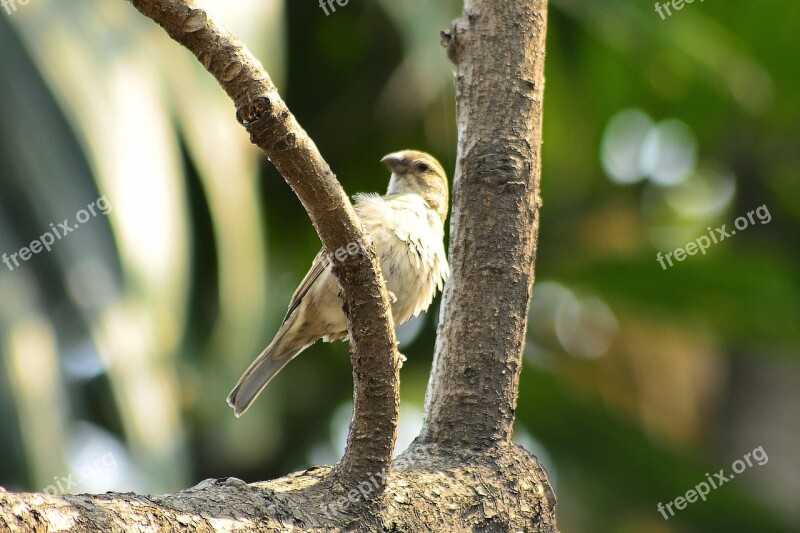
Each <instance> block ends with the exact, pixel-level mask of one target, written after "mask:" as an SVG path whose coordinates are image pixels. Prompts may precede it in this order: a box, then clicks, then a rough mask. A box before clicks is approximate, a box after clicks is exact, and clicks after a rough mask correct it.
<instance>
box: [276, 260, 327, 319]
mask: <svg viewBox="0 0 800 533" xmlns="http://www.w3.org/2000/svg"><path fill="white" fill-rule="evenodd" d="M329 263H330V258H329V257H328V254H326V253H325V248H323V249H322V250H320V251H319V253H318V254H317V256H316V257H315V258H314V262H313V263H312V264H311V270H309V271H308V274H306V277H305V278H303V281H302V282H300V286H299V287H297V290H296V291H294V295H293V296H292V301H291V303H289V310H288V311H287V312H286V316H285V317H283V322H284V323H285V322H286V321H287V320H288V319H289V317H290V316H291V315H292V313H293V312H294V310H295V309H297V308H298V307H299V306H300V302H302V301H303V298H305V296H306V294H308V291H309V290H311V287H312V286H313V285H314V283H315V282H316V281H317V280H318V279H319V277H320V276H321V275H322V273H323V272H325V270H326V269H327V268H328V264H329Z"/></svg>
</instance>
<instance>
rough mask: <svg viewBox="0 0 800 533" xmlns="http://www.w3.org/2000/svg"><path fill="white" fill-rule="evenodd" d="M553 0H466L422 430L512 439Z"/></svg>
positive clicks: (459, 25) (445, 439)
mask: <svg viewBox="0 0 800 533" xmlns="http://www.w3.org/2000/svg"><path fill="white" fill-rule="evenodd" d="M546 21H547V1H546V0H524V1H520V0H517V1H502V2H498V1H497V0H466V1H465V2H464V17H462V18H461V19H460V20H458V21H457V22H456V23H455V24H454V25H453V27H452V29H450V30H447V31H444V32H442V41H443V44H444V45H445V46H446V47H447V51H448V55H449V57H450V59H451V60H452V61H453V63H454V64H455V65H456V69H457V72H456V104H457V121H458V133H459V135H458V137H459V139H458V163H457V167H456V174H455V180H454V185H453V214H452V219H451V222H450V253H449V257H450V267H451V276H450V280H449V281H448V283H447V286H446V287H445V291H444V298H443V304H442V305H443V312H442V313H441V315H440V316H441V319H440V321H439V331H438V334H437V337H436V342H437V344H436V353H435V358H434V368H433V373H432V375H431V380H430V383H429V385H428V393H427V401H426V404H427V405H426V411H425V412H426V421H425V426H424V428H423V432H422V435H421V436H420V438H421V439H422V441H423V442H438V443H441V444H453V445H463V446H476V447H482V448H486V447H489V446H493V445H495V444H496V443H498V442H509V440H510V439H511V431H512V425H513V423H514V410H515V408H516V402H517V389H518V385H519V373H520V369H521V367H522V350H523V347H524V340H525V325H526V322H527V316H528V306H529V302H530V296H531V284H532V283H533V265H534V260H535V257H536V239H537V233H538V229H539V216H538V213H539V205H540V203H541V201H540V199H539V175H540V170H541V152H540V147H541V144H542V141H541V139H542V97H543V94H544V55H545V53H544V49H545V47H544V43H545V33H546V26H547V24H546Z"/></svg>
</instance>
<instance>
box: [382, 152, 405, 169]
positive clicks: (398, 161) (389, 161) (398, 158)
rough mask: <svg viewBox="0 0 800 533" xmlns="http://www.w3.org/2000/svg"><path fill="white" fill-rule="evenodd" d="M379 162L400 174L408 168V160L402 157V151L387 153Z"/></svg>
mask: <svg viewBox="0 0 800 533" xmlns="http://www.w3.org/2000/svg"><path fill="white" fill-rule="evenodd" d="M381 163H383V164H384V165H386V168H388V169H389V170H391V171H392V172H393V173H395V174H402V173H403V172H404V171H405V170H406V168H408V161H407V160H406V158H405V157H403V154H402V152H395V153H393V154H389V155H387V156H386V157H384V158H383V159H381Z"/></svg>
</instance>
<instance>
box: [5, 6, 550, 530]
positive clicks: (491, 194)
mask: <svg viewBox="0 0 800 533" xmlns="http://www.w3.org/2000/svg"><path fill="white" fill-rule="evenodd" d="M134 4H135V5H136V7H137V8H138V9H140V10H141V11H142V12H143V13H145V14H147V15H148V16H150V17H151V18H153V19H154V20H158V17H163V18H165V19H166V21H165V20H159V23H161V24H162V26H164V27H165V29H167V31H168V32H170V34H171V35H172V36H173V37H174V38H176V40H178V41H179V42H181V43H182V44H184V45H185V46H187V47H189V48H190V49H192V45H193V40H194V39H197V36H194V37H191V38H189V37H186V35H185V34H186V33H187V31H188V30H191V32H188V33H196V32H199V31H200V30H201V29H203V30H204V29H205V28H206V27H207V24H208V23H209V22H208V20H207V19H206V16H205V14H204V13H203V14H200V13H198V11H199V10H195V9H191V8H192V4H191V2H188V3H187V2H184V1H179V0H174V1H169V0H162V1H160V2H158V1H155V2H148V1H146V0H134ZM156 4H158V5H156ZM179 4H180V5H183V6H184V8H188V9H190V12H189V15H188V16H187V12H186V11H183V12H181V13H178V14H177V15H175V13H172V12H170V11H169V9H166V7H170V8H175V7H176V6H178V5H179ZM154 6H155V7H154ZM165 6H166V7H165ZM148 7H149V8H150V9H152V13H146V11H147V9H148ZM171 15H174V16H175V18H174V20H169V17H170V16H171ZM546 17H547V2H546V0H504V1H502V2H498V1H497V0H466V1H465V9H464V15H463V17H462V18H461V19H459V20H458V21H456V23H455V24H454V25H453V27H452V28H451V29H449V30H446V31H444V32H442V39H443V44H445V46H446V47H447V51H448V55H449V56H450V58H451V59H452V61H453V62H454V63H455V65H456V68H457V105H458V131H459V145H458V150H459V153H458V165H457V169H456V175H455V178H454V187H453V214H452V221H451V246H450V260H451V264H452V276H451V279H450V280H449V282H448V284H447V287H446V289H445V294H444V302H443V312H442V314H441V320H440V324H439V332H438V338H437V345H436V353H435V360H434V368H433V371H432V373H431V380H430V384H429V387H428V394H427V398H426V408H425V423H424V427H423V431H422V433H421V435H420V437H418V439H417V441H415V443H414V444H413V445H412V446H411V447H410V448H409V449H408V450H406V451H405V452H404V453H403V454H402V455H401V456H400V457H399V458H398V459H397V460H395V461H394V463H393V465H392V469H391V470H389V471H388V473H387V472H386V470H385V468H383V466H384V465H385V457H386V453H387V451H388V452H389V453H390V452H391V449H392V447H393V443H394V440H393V439H394V437H393V431H394V424H395V423H396V418H395V417H396V412H394V410H393V409H391V407H392V406H391V405H389V404H391V403H392V402H393V401H394V400H393V399H392V398H389V400H388V402H389V404H387V405H389V407H390V409H389V411H390V412H389V413H388V414H385V415H384V418H383V420H381V421H378V422H375V421H374V420H373V421H370V417H372V416H375V412H376V411H377V410H376V409H373V408H372V407H374V405H366V406H365V405H363V402H365V401H366V402H370V401H371V400H370V396H369V394H366V393H365V391H367V392H368V391H369V389H368V388H361V389H359V384H358V383H357V384H356V389H357V390H356V396H357V401H358V400H359V397H358V394H359V390H360V391H361V393H362V396H361V398H360V400H361V402H362V409H364V411H365V412H367V413H368V414H369V415H370V416H369V417H362V418H361V419H360V421H359V420H355V419H354V422H353V425H352V426H351V440H350V442H351V443H355V444H354V446H355V448H350V449H349V450H348V453H349V454H350V455H349V457H350V458H349V459H348V460H346V461H344V463H340V465H339V466H338V467H334V468H331V467H316V468H312V469H309V470H306V471H304V472H300V473H296V474H291V475H289V476H286V477H284V478H281V479H277V480H273V481H268V482H263V483H255V484H250V485H248V484H246V483H244V482H243V481H241V480H237V479H234V478H228V479H223V480H207V481H205V482H203V483H201V484H200V485H198V486H196V487H193V488H191V489H188V490H186V491H182V492H179V493H176V494H173V495H166V496H139V495H133V494H112V493H109V494H105V495H77V496H72V495H65V496H49V495H43V494H11V493H8V492H4V491H2V489H0V528H3V529H1V530H0V531H5V530H10V531H45V530H55V529H58V530H60V531H130V530H137V528H138V529H141V530H148V531H175V530H182V531H231V530H241V531H285V530H288V529H290V528H293V529H298V530H302V531H332V530H336V531H526V532H527V531H555V530H556V525H555V497H554V495H553V493H552V490H551V487H550V484H549V481H548V479H547V476H546V474H545V473H544V471H543V470H542V468H541V467H540V465H539V464H538V462H537V460H536V459H535V458H534V457H533V456H532V455H530V454H529V453H528V452H526V451H525V450H523V449H521V448H519V447H517V446H515V445H514V444H512V443H511V433H512V427H513V421H514V409H515V406H516V398H517V390H518V383H519V374H520V370H521V367H522V349H523V345H524V336H525V323H526V317H527V311H528V305H529V300H530V292H531V284H532V282H533V266H534V259H535V255H536V235H537V230H538V220H539V219H538V210H539V204H540V200H539V174H540V146H541V119H542V96H543V89H544V42H545V33H546ZM178 33H179V34H180V35H176V34H178ZM219 35H223V34H221V33H220V34H218V35H216V36H215V39H216V38H218V37H219ZM181 36H183V37H184V39H181V38H179V37H181ZM194 44H196V43H194ZM216 44H217V45H218V44H219V43H216ZM223 44H224V43H223ZM237 50H238V49H237ZM193 51H195V52H196V53H197V55H198V58H199V59H200V60H201V62H203V63H204V65H205V66H206V68H208V69H209V71H210V72H212V74H214V75H215V77H217V78H218V81H219V80H221V81H220V83H221V84H223V86H225V85H224V83H231V80H236V79H238V78H240V77H241V76H243V75H242V63H241V62H240V64H239V65H238V66H237V65H236V64H235V62H234V61H230V62H229V63H228V64H223V63H219V61H217V60H212V59H213V58H211V57H209V56H203V54H202V53H201V52H199V53H198V50H196V49H193ZM222 51H223V52H225V53H226V54H229V53H230V52H231V49H230V48H224V49H223V50H222ZM234 52H235V50H234ZM235 56H236V54H233V56H231V57H234V58H235ZM229 60H230V57H229ZM215 61H217V62H215ZM231 65H233V66H231ZM244 66H245V67H246V66H247V65H244ZM259 66H260V65H259ZM234 67H235V68H234ZM214 69H216V70H217V72H216V73H215V72H213V70H214ZM234 70H235V72H234ZM245 70H246V69H245ZM255 75H256V76H258V75H260V74H255ZM263 75H266V73H263ZM244 76H245V78H246V77H247V76H248V74H246V75H244ZM267 80H268V78H267ZM239 81H240V82H242V83H243V86H246V82H247V79H240V80H239ZM250 81H259V83H260V82H263V80H252V79H251V80H250ZM223 82H224V83H223ZM228 88H231V89H233V88H232V87H228ZM228 88H226V90H227V89H228ZM265 93H266V94H268V96H269V97H268V98H267V99H266V100H265V99H264V98H261V96H263V94H262V93H259V94H255V95H254V94H250V93H247V94H245V93H242V92H237V91H236V90H231V91H229V94H230V95H231V97H232V98H233V99H234V101H235V102H237V109H238V110H239V114H238V116H239V119H240V121H241V122H242V123H243V124H244V125H245V126H247V127H248V129H249V130H250V131H251V135H253V137H254V141H256V140H258V139H259V135H262V134H263V135H266V138H261V141H262V142H261V143H259V146H262V144H263V145H264V146H262V148H264V149H265V151H268V149H270V150H273V151H275V157H276V159H278V161H276V163H278V165H277V166H278V168H279V170H281V171H282V173H283V174H284V176H285V177H286V178H287V181H290V182H291V178H290V176H287V175H286V174H287V173H288V174H292V173H294V178H297V176H298V175H302V174H304V173H306V174H307V173H308V172H310V171H313V170H314V169H316V170H318V171H320V172H321V173H322V174H323V175H324V177H326V179H327V178H332V174H330V170H329V169H328V168H327V165H325V164H324V161H322V159H321V157H319V158H317V156H318V154H317V153H316V148H315V147H313V143H312V142H311V141H310V139H300V140H299V142H298V139H297V137H295V136H292V135H290V134H293V133H295V132H296V130H293V129H292V128H294V126H297V128H298V129H299V126H298V125H296V123H294V122H293V118H291V115H289V114H288V110H287V109H285V105H284V104H283V103H282V101H280V99H279V98H278V99H277V100H276V99H275V98H277V93H274V92H273V91H272V90H271V89H270V90H269V91H265ZM248 102H249V103H248ZM275 109H278V110H279V111H280V113H277V112H275ZM270 113H272V115H270ZM265 114H266V115H270V120H271V121H280V120H286V121H288V122H289V126H290V127H289V128H288V129H284V130H281V132H280V136H279V138H280V142H278V143H276V142H275V139H274V138H273V137H272V134H273V133H274V132H272V131H266V129H272V128H273V127H274V122H271V123H269V124H259V122H260V120H261V117H262V116H264V115H265ZM273 115H274V116H273ZM254 124H255V125H256V126H253V125H254ZM265 128H266V129H265ZM300 131H302V130H300ZM265 146H266V147H265ZM298 146H299V149H301V150H306V152H305V155H306V157H307V158H308V159H307V160H305V162H304V161H302V160H299V161H298V160H295V159H292V157H289V156H288V155H287V152H289V153H291V152H292V150H297V149H298ZM268 153H269V152H268ZM295 155H296V152H295ZM334 181H335V179H334ZM328 183H331V182H330V180H328ZM296 185H297V190H298V194H299V195H301V196H303V195H304V194H305V195H307V196H308V198H312V197H313V195H314V194H316V192H315V191H313V190H309V187H308V185H307V184H306V185H304V184H302V183H297V184H296ZM331 187H332V188H331V189H330V191H332V192H330V194H331V195H332V196H334V197H336V198H337V199H338V198H340V196H339V195H338V193H337V191H336V190H335V187H333V186H332V185H331ZM337 201H338V200H337ZM312 203H313V198H312ZM304 205H306V207H307V209H309V212H310V213H311V214H312V217H313V216H314V213H313V210H314V206H313V205H311V206H310V205H308V204H307V203H306V202H305V201H304ZM348 206H349V204H345V205H339V206H338V207H339V208H341V212H342V213H345V214H346V215H348V216H349V213H347V211H348ZM319 216H326V215H325V214H323V213H319ZM318 231H320V234H321V235H323V234H324V236H323V242H326V244H328V241H330V242H338V240H340V239H341V236H338V237H337V236H336V235H335V232H332V231H331V230H330V228H327V229H326V228H320V227H318ZM346 231H347V232H348V233H353V232H357V231H358V229H357V228H355V229H354V228H353V226H352V225H349V226H347V228H346ZM326 239H327V241H326ZM371 259H373V258H372V257H367V258H363V260H362V262H361V263H360V264H359V265H356V266H353V267H352V268H353V270H352V271H350V272H349V273H347V274H345V275H344V276H343V277H344V278H345V280H344V281H343V282H342V285H343V289H344V293H345V299H346V300H348V298H352V297H353V294H352V292H353V291H356V292H358V290H359V289H358V288H354V287H353V282H354V280H357V279H360V280H362V281H364V280H366V281H367V282H369V281H370V280H371V279H374V277H372V278H371V276H372V275H373V274H374V270H375V269H374V262H373V261H371ZM359 269H360V270H359ZM370 270H372V271H373V272H372V274H370V273H369V271H370ZM359 272H360V274H359ZM364 272H366V274H364ZM378 273H379V271H378ZM348 276H349V279H347V278H348ZM361 290H362V291H363V290H364V289H363V288H362V289H361ZM349 292H350V294H348V293H349ZM380 292H381V293H382V294H381V295H379V294H375V293H374V291H372V295H371V298H372V300H371V301H372V303H371V304H370V305H371V306H372V309H373V311H375V312H377V313H380V312H381V310H383V311H385V309H386V300H385V293H383V291H380ZM362 294H363V293H362ZM380 296H383V297H382V298H381V297H380ZM361 301H362V302H363V300H361ZM354 320H355V326H356V327H355V328H354V329H360V331H359V333H360V335H363V336H364V337H363V338H370V339H372V341H370V342H372V343H373V344H372V346H375V347H378V349H380V350H384V349H386V348H387V347H386V346H385V341H386V339H387V338H389V337H390V336H389V335H388V334H387V332H386V331H385V328H383V327H382V325H383V324H391V321H390V317H389V319H388V320H378V319H375V318H374V317H373V318H372V319H369V318H368V319H366V320H365V321H364V322H363V323H362V322H361V321H360V320H361V319H360V318H359V317H358V316H355V318H354ZM365 331H366V332H368V331H371V332H372V336H371V337H369V336H368V335H367V334H366V333H365ZM384 351H386V350H384ZM362 359H363V358H362ZM367 359H369V358H367ZM354 364H355V365H362V366H361V368H362V370H363V369H365V368H367V369H369V368H371V369H372V370H370V371H375V372H378V374H379V377H378V381H381V380H383V381H384V382H385V383H387V385H386V386H387V387H388V389H387V390H390V391H391V390H392V384H391V380H392V376H391V373H392V372H393V371H395V370H396V369H394V368H392V365H391V364H386V361H383V363H382V364H376V365H373V366H372V367H369V366H363V365H365V364H366V363H365V362H364V361H360V360H357V358H356V357H354ZM366 376H371V374H369V373H367V374H364V373H356V374H355V375H354V377H355V379H356V380H357V381H358V380H364V381H370V379H366ZM383 400H384V401H385V400H386V398H383ZM393 413H394V414H393ZM358 416H359V415H358V413H357V414H356V418H358ZM370 423H375V424H376V425H377V426H378V427H379V428H380V434H381V435H389V436H390V437H391V438H390V439H389V441H385V442H384V441H381V442H380V443H379V445H378V447H370V446H369V444H368V443H365V442H362V440H363V439H362V440H358V439H356V438H355V437H354V434H360V435H362V436H363V435H369V433H370V432H364V428H365V427H367V426H368V425H369V424H370ZM358 424H361V425H360V426H358ZM365 424H366V425H365ZM356 427H360V428H361V430H360V431H355V428H356ZM364 452H366V453H367V454H368V455H369V456H368V457H366V458H363V457H360V456H359V454H360V453H364ZM342 464H345V467H344V470H345V471H346V472H348V473H349V474H350V475H347V476H344V477H342V476H341V475H337V472H339V473H340V472H341V469H342ZM337 468H338V470H337ZM354 476H355V477H354Z"/></svg>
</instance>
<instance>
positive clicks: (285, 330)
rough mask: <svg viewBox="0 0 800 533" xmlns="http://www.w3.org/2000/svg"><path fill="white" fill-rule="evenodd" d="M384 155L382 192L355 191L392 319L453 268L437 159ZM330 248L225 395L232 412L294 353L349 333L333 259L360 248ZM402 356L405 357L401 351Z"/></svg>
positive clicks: (437, 287) (423, 299)
mask: <svg viewBox="0 0 800 533" xmlns="http://www.w3.org/2000/svg"><path fill="white" fill-rule="evenodd" d="M381 163H383V165H385V166H386V167H387V169H388V170H389V171H391V177H390V178H389V187H388V190H387V192H386V194H385V195H384V196H380V195H378V194H376V193H359V194H356V195H354V196H353V200H354V205H353V207H354V208H355V211H356V213H357V214H358V217H359V219H360V220H361V222H362V224H363V228H364V232H365V233H367V234H368V235H369V238H370V239H371V240H372V242H373V243H374V244H375V249H376V252H377V255H378V260H379V262H380V265H381V272H382V273H383V279H384V281H385V283H386V290H387V292H388V295H389V301H390V304H391V309H392V318H393V319H394V323H395V325H400V324H403V323H404V322H406V321H408V320H409V319H411V317H414V316H418V315H419V314H420V313H422V312H423V311H425V310H426V309H427V308H428V307H429V306H430V304H431V302H432V301H433V298H434V296H436V294H437V292H439V291H441V290H442V287H443V286H444V283H445V281H446V280H447V277H448V276H449V273H450V269H449V265H448V263H447V256H446V254H445V250H444V223H445V219H446V218H447V211H448V203H449V188H448V182H447V174H446V173H445V171H444V168H442V165H441V164H440V163H439V162H438V161H437V160H436V159H435V158H434V157H433V156H431V155H430V154H427V153H425V152H419V151H416V150H402V151H399V152H394V153H391V154H388V155H387V156H385V157H384V158H383V159H381ZM351 244H352V246H351V245H348V246H347V247H346V248H342V249H339V250H337V251H336V252H334V253H326V252H325V249H324V248H323V249H322V250H321V251H320V252H319V253H318V254H317V256H316V257H315V258H314V261H313V262H312V265H311V269H310V270H309V271H308V274H306V276H305V278H304V279H303V281H302V282H301V283H300V286H299V287H298V288H297V290H296V291H295V293H294V296H292V300H291V303H290V304H289V310H288V312H287V313H286V316H285V318H284V319H283V322H282V324H281V326H280V328H279V329H278V332H277V333H276V334H275V337H274V338H273V340H272V342H270V343H269V345H268V346H267V347H266V348H265V349H264V351H263V352H261V354H260V355H259V356H258V357H257V358H256V359H255V361H253V363H252V364H251V365H250V367H249V368H248V369H247V371H245V373H244V374H243V375H242V377H241V378H240V379H239V381H238V382H237V383H236V386H235V387H234V388H233V390H232V391H231V392H230V394H229V395H228V398H227V402H228V405H230V406H231V407H232V408H233V411H234V414H235V415H236V417H237V418H238V417H240V416H242V415H243V414H244V413H245V411H247V409H248V408H249V407H250V406H251V405H252V403H253V401H255V399H256V397H257V396H258V395H259V394H260V393H261V391H263V390H264V388H265V387H266V386H267V384H269V382H270V381H271V380H272V378H274V377H275V375H276V374H278V372H280V371H281V370H282V369H283V368H284V367H285V366H286V365H287V364H288V363H289V362H290V361H291V360H292V359H294V358H295V357H297V356H298V355H299V354H300V353H301V352H303V350H305V349H306V348H308V347H309V346H311V345H312V344H314V343H315V342H317V341H318V340H320V339H322V340H323V341H325V342H332V341H335V340H339V339H342V340H346V339H347V337H348V332H347V322H346V319H345V316H344V312H343V310H342V300H341V298H340V296H339V285H338V283H337V281H336V278H335V277H334V275H333V273H332V272H331V263H332V261H335V260H343V259H346V254H347V253H350V254H352V253H358V249H359V247H361V248H363V247H364V244H363V243H351ZM400 357H401V361H400V362H401V363H402V361H403V360H404V357H403V356H402V355H401V356H400Z"/></svg>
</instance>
